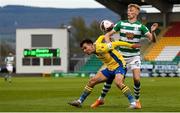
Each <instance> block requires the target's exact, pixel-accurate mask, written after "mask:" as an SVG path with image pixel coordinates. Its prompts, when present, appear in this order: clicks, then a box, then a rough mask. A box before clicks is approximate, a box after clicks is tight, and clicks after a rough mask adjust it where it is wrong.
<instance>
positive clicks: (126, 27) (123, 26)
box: [91, 4, 158, 109]
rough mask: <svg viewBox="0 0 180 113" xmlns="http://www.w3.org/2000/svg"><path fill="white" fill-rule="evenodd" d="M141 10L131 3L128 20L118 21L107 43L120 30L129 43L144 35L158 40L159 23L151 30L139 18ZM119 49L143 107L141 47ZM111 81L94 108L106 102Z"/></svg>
mask: <svg viewBox="0 0 180 113" xmlns="http://www.w3.org/2000/svg"><path fill="white" fill-rule="evenodd" d="M139 12H140V6H139V5H137V4H129V5H128V9H127V17H128V20H121V21H119V22H117V23H116V24H115V25H114V27H113V29H112V30H111V31H109V32H107V33H106V34H105V40H106V42H107V43H111V41H110V37H111V36H113V35H114V34H115V33H117V32H119V35H120V40H121V41H125V42H128V43H132V44H135V43H139V42H140V39H141V37H142V35H145V36H146V37H147V38H148V39H149V40H150V41H152V42H156V38H155V32H154V31H155V30H156V29H157V27H158V24H157V23H154V24H153V25H152V26H151V31H149V30H148V28H147V27H146V26H145V25H143V24H142V23H141V22H139V21H138V20H137V16H138V15H139ZM117 50H118V51H119V52H120V53H121V54H122V55H123V57H124V59H125V61H126V63H127V69H131V70H132V73H133V79H134V96H135V99H136V103H137V104H138V106H139V107H138V108H139V109H140V108H141V103H140V101H139V97H140V66H141V60H140V49H133V48H128V47H122V46H121V47H119V48H117ZM111 83H112V82H109V83H107V82H106V83H105V84H104V87H103V89H102V93H101V96H100V97H99V98H98V99H97V100H96V101H95V102H94V103H93V104H92V105H91V107H92V108H95V107H98V106H99V105H102V104H104V98H105V96H106V93H107V92H108V91H109V89H110V88H111Z"/></svg>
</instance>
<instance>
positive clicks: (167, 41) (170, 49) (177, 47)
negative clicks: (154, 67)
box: [144, 22, 180, 61]
mask: <svg viewBox="0 0 180 113" xmlns="http://www.w3.org/2000/svg"><path fill="white" fill-rule="evenodd" d="M179 28H180V22H174V23H173V24H172V26H171V27H170V28H169V29H168V31H167V32H166V33H165V35H164V36H163V37H161V38H160V39H159V40H158V42H157V43H156V44H154V46H153V47H151V49H150V50H149V52H148V53H147V54H146V55H145V57H144V59H145V60H148V61H173V59H175V57H176V55H177V54H178V52H179V51H180V32H178V30H179ZM176 59H178V58H176ZM176 61H178V60H176Z"/></svg>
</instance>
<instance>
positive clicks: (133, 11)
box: [127, 7, 139, 19]
mask: <svg viewBox="0 0 180 113" xmlns="http://www.w3.org/2000/svg"><path fill="white" fill-rule="evenodd" d="M138 14H139V10H138V9H136V8H135V7H130V8H128V10H127V16H128V19H134V18H137V16H138Z"/></svg>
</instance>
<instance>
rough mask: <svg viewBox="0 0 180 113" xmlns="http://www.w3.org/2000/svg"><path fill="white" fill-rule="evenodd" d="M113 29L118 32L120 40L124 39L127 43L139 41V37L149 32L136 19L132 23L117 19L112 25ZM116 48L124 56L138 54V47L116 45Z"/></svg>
mask: <svg viewBox="0 0 180 113" xmlns="http://www.w3.org/2000/svg"><path fill="white" fill-rule="evenodd" d="M113 30H115V31H116V32H118V31H119V32H120V33H119V35H120V41H125V42H128V43H139V42H140V39H141V37H142V36H143V35H146V34H147V33H148V32H149V30H148V28H147V27H146V26H145V25H143V24H142V23H141V22H139V21H136V22H134V23H130V22H128V20H124V21H119V22H118V23H117V24H116V25H115V26H114V28H113ZM117 49H118V50H119V51H120V52H121V53H122V55H123V56H124V57H125V58H127V57H133V56H139V55H140V49H132V48H128V47H122V46H120V47H118V48H117Z"/></svg>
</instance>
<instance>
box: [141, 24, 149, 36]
mask: <svg viewBox="0 0 180 113" xmlns="http://www.w3.org/2000/svg"><path fill="white" fill-rule="evenodd" d="M141 30H142V34H143V35H146V34H147V33H148V32H149V29H148V28H147V27H146V26H145V25H142V26H141Z"/></svg>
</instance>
